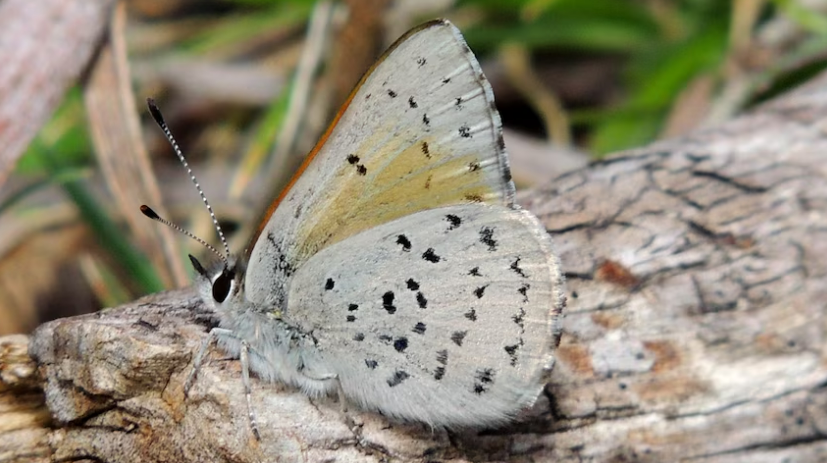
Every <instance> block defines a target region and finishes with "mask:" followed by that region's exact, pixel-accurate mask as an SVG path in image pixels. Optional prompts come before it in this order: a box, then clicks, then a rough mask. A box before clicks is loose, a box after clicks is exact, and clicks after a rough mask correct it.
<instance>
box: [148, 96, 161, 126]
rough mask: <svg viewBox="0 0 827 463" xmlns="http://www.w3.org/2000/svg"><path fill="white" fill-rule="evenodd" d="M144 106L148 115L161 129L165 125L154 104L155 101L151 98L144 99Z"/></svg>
mask: <svg viewBox="0 0 827 463" xmlns="http://www.w3.org/2000/svg"><path fill="white" fill-rule="evenodd" d="M146 105H147V106H148V107H149V113H150V114H152V118H153V119H155V122H156V123H158V125H160V126H161V127H163V126H165V125H166V122H164V116H163V115H162V114H161V110H160V109H158V106H157V105H156V104H155V100H154V99H152V98H147V99H146Z"/></svg>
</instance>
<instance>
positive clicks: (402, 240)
mask: <svg viewBox="0 0 827 463" xmlns="http://www.w3.org/2000/svg"><path fill="white" fill-rule="evenodd" d="M396 244H398V245H401V246H402V250H403V251H405V252H408V251H410V250H411V241H410V240H409V239H408V237H407V236H405V235H399V236H397V237H396Z"/></svg>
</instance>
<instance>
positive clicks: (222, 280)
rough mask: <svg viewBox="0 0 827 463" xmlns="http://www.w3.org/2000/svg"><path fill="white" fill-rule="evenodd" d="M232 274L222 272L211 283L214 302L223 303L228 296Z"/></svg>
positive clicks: (225, 271)
mask: <svg viewBox="0 0 827 463" xmlns="http://www.w3.org/2000/svg"><path fill="white" fill-rule="evenodd" d="M232 283H233V273H232V272H228V271H227V270H224V271H223V272H221V275H218V278H216V279H215V281H213V283H212V297H213V299H215V301H216V302H224V300H225V299H227V296H229V295H230V288H232Z"/></svg>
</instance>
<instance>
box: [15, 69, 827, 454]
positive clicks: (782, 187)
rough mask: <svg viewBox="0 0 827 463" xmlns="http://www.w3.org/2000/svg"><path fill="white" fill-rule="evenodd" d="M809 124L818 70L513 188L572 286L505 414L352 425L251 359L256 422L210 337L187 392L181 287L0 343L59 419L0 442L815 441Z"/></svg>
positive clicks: (745, 448)
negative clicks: (719, 121)
mask: <svg viewBox="0 0 827 463" xmlns="http://www.w3.org/2000/svg"><path fill="white" fill-rule="evenodd" d="M825 128H827V77H825V76H822V77H820V78H818V79H816V80H815V81H813V82H812V83H811V84H810V85H808V86H806V87H803V88H801V89H799V90H797V91H796V92H793V93H791V94H789V95H787V96H785V97H783V98H781V99H778V100H776V101H774V102H772V103H770V104H767V105H765V106H763V107H761V108H758V109H757V110H756V111H754V112H753V113H751V114H749V115H746V116H743V117H741V118H739V119H737V120H734V121H732V122H730V123H728V124H726V125H724V126H721V127H719V128H716V129H712V130H705V131H702V132H698V133H695V134H693V135H691V136H688V137H683V138H681V139H676V140H672V141H668V142H662V143H658V144H655V145H652V146H649V147H647V148H643V149H640V150H635V151H629V152H626V153H621V154H620V155H618V156H615V157H613V158H611V159H608V160H605V161H602V162H597V163H595V164H593V165H590V166H589V167H587V168H584V169H582V170H578V171H576V172H573V173H570V174H568V175H565V176H563V177H561V178H557V179H555V180H554V181H552V182H551V183H549V185H548V186H547V187H546V188H543V189H539V190H535V191H531V192H528V193H526V194H524V195H523V196H522V197H521V201H520V202H521V204H523V205H524V206H525V207H527V208H529V209H530V210H532V211H534V212H535V213H536V214H537V215H538V216H539V217H540V218H541V220H542V221H543V222H544V223H545V225H546V227H547V228H548V229H549V231H550V233H551V234H552V235H553V238H554V240H555V242H556V246H557V250H558V253H559V256H560V259H561V261H562V263H563V267H564V271H565V272H566V274H567V276H568V290H567V294H568V296H569V305H568V308H567V310H566V316H565V319H564V320H563V337H562V342H561V344H560V347H559V350H558V359H559V361H558V363H557V366H556V368H555V370H554V372H553V374H552V378H551V381H550V383H549V385H548V387H547V389H546V393H545V394H544V395H543V396H542V397H541V398H540V400H539V401H538V403H537V405H536V407H535V408H534V410H532V411H531V412H530V413H527V414H526V417H525V419H524V420H523V421H521V422H520V423H517V424H514V425H513V426H511V427H509V428H506V429H499V430H492V431H486V432H482V433H464V434H448V433H444V432H431V431H430V430H429V429H423V428H421V427H419V426H412V425H404V426H403V425H397V424H388V423H387V422H386V421H384V420H383V419H382V418H381V417H379V416H376V415H373V414H370V413H361V412H358V411H352V412H351V417H352V418H353V419H354V420H355V421H356V422H357V423H358V424H359V425H360V426H358V427H355V428H350V427H349V426H348V425H347V422H346V420H345V419H343V417H342V414H341V412H340V410H339V406H338V405H337V404H336V403H335V401H334V400H332V399H325V400H310V399H308V398H306V397H305V396H303V395H302V394H301V393H299V392H296V391H293V390H290V389H287V388H284V387H282V386H279V385H274V384H263V383H261V382H259V381H257V380H256V379H253V392H252V397H253V404H254V406H255V408H256V410H257V412H258V414H259V418H260V421H261V423H260V428H261V431H262V440H261V441H260V442H257V441H255V440H254V439H253V437H252V434H251V432H250V429H249V427H248V424H247V423H248V422H247V415H246V405H245V400H244V393H243V388H242V385H241V379H240V372H239V364H238V362H237V361H236V360H232V359H228V358H226V357H225V356H223V355H222V354H221V353H220V352H219V351H213V353H212V355H211V357H210V360H209V361H208V363H207V364H206V365H205V366H204V367H203V369H202V370H201V371H200V374H199V376H198V379H197V380H196V382H195V385H194V387H193V390H192V391H191V393H190V397H189V398H188V399H185V398H184V396H183V393H182V386H183V382H184V380H185V378H186V376H187V374H188V373H189V371H190V369H191V368H192V366H191V361H192V358H193V355H194V351H195V350H197V348H198V347H199V345H200V343H201V342H202V340H203V339H204V337H205V336H206V333H207V330H208V324H206V323H204V322H203V321H202V320H201V318H203V314H201V315H202V316H201V317H199V310H200V307H201V303H200V301H199V300H198V298H197V297H196V296H195V294H194V293H193V292H191V291H188V290H183V291H176V292H169V293H163V294H158V295H154V296H151V297H148V298H145V299H142V300H139V301H136V302H134V303H132V304H129V305H127V306H123V307H120V308H117V309H112V310H108V311H104V312H101V313H98V314H94V315H89V316H83V317H77V318H71V319H64V320H58V321H55V322H52V323H49V324H47V325H44V326H42V327H41V328H40V329H38V331H37V332H36V333H34V334H33V336H32V337H31V338H30V339H29V340H28V343H29V346H28V351H29V353H30V354H31V356H32V358H33V361H34V362H35V363H31V362H32V359H28V358H26V356H25V355H24V356H17V357H14V358H16V359H17V362H18V363H17V364H13V362H12V361H11V360H9V359H10V358H11V357H10V356H9V355H6V354H4V355H5V357H4V358H3V359H0V360H2V361H0V365H2V366H3V367H4V370H0V371H5V370H8V369H9V368H13V367H14V366H15V365H18V366H19V368H22V369H20V370H15V371H18V373H19V374H18V375H17V376H14V377H15V378H20V377H24V378H28V379H27V381H24V383H25V386H21V385H20V384H21V381H22V380H20V379H17V380H16V381H17V382H16V383H15V382H14V381H12V382H11V383H14V384H17V386H14V385H13V384H12V385H10V384H11V383H10V382H9V381H8V379H7V375H4V376H0V378H3V385H4V389H2V390H0V394H2V395H0V403H2V404H9V403H20V402H19V401H18V402H15V400H14V398H15V397H22V396H23V395H26V394H28V395H26V397H30V398H31V397H32V396H31V394H32V392H31V391H32V390H33V389H32V387H34V388H35V389H37V388H41V389H42V390H43V393H44V396H43V397H45V405H46V406H48V410H49V411H50V413H51V416H52V417H53V420H52V421H51V423H44V420H36V419H30V420H28V421H26V420H22V421H20V423H23V424H21V425H19V426H18V427H17V428H16V429H13V430H9V429H3V428H0V430H2V433H0V459H3V457H7V458H5V459H6V460H10V461H40V460H39V459H42V460H43V461H48V460H49V459H52V460H83V459H89V460H90V461H107V462H133V461H134V462H139V461H233V462H247V461H337V462H350V461H352V462H356V461H359V462H363V461H365V462H379V461H388V460H391V461H457V462H460V461H501V460H505V461H515V462H518V461H519V462H521V461H566V462H568V461H572V462H575V461H576V462H583V461H679V460H693V461H703V462H733V461H751V462H764V461H767V462H769V461H773V462H775V461H813V462H816V461H825V460H827V439H825V433H826V432H827V392H825V384H827V362H825V343H824V331H825V319H824V316H823V313H824V309H825V305H827V280H825V273H827V257H825V256H827V162H825V161H827V138H826V137H825ZM25 342H26V341H25V340H21V339H20V338H15V339H11V338H6V339H5V340H4V343H5V344H2V345H3V346H6V347H4V348H3V349H0V352H3V353H8V352H11V351H15V352H18V353H19V352H20V346H22V345H24V344H25ZM9 346H17V347H15V348H12V347H9ZM15 349H17V350H15ZM26 365H29V368H28V369H26V367H25V366H26ZM32 366H36V368H33V367H32ZM32 385H35V386H32ZM24 391H28V392H24ZM10 397H11V399H10ZM9 409H10V408H9V406H4V408H2V409H0V413H3V414H7V413H8V412H6V411H2V410H9ZM36 409H37V407H34V408H33V410H35V411H33V412H32V413H36ZM40 410H41V413H42V409H40ZM17 413H21V412H20V411H19V410H18V411H17ZM24 415H25V413H24ZM4 420H5V417H4V416H0V422H4ZM26 423H27V424H26ZM12 434H13V435H14V436H18V438H19V439H26V438H30V440H29V441H27V442H29V443H28V444H21V443H20V442H23V441H16V442H17V443H16V444H13V443H10V442H11V441H10V436H11V435H12ZM21 449H25V450H26V452H23V451H22V450H21ZM17 450H20V452H18V454H15V455H18V456H19V458H17V459H15V457H14V456H12V457H8V456H9V455H13V452H15V451H17ZM20 454H22V456H20Z"/></svg>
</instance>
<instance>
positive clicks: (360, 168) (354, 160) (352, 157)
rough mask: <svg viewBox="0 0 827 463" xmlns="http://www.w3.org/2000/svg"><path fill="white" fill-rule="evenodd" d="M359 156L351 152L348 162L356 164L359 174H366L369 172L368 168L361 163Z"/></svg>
mask: <svg viewBox="0 0 827 463" xmlns="http://www.w3.org/2000/svg"><path fill="white" fill-rule="evenodd" d="M359 160H360V159H359V156H356V155H355V154H349V155H348V156H347V162H348V164H350V165H352V166H356V173H357V174H359V175H366V174H367V173H368V169H367V168H366V167H365V166H364V164H359Z"/></svg>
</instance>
